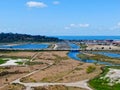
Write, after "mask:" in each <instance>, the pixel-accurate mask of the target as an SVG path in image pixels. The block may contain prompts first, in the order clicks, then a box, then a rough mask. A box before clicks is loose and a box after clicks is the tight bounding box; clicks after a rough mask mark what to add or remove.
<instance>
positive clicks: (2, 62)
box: [0, 59, 9, 64]
mask: <svg viewBox="0 0 120 90" xmlns="http://www.w3.org/2000/svg"><path fill="white" fill-rule="evenodd" d="M7 61H9V60H5V59H0V64H4V63H6V62H7Z"/></svg>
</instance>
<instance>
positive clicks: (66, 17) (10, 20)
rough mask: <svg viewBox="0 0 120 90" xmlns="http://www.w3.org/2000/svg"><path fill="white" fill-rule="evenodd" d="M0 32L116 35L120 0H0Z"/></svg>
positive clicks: (119, 14)
mask: <svg viewBox="0 0 120 90" xmlns="http://www.w3.org/2000/svg"><path fill="white" fill-rule="evenodd" d="M0 11H1V12H0V32H13V33H26V34H34V35H48V36H57V35H59V36H63V35H70V36H75V35H76V36H85V35H87V36H96V35H102V36H105V35H107V36H110V35H113V36H118V35H119V36H120V0H0Z"/></svg>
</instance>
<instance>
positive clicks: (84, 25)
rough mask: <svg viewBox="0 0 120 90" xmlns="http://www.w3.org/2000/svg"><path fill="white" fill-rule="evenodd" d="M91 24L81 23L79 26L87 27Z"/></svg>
mask: <svg viewBox="0 0 120 90" xmlns="http://www.w3.org/2000/svg"><path fill="white" fill-rule="evenodd" d="M89 26H90V24H79V27H83V28H87V27H89Z"/></svg>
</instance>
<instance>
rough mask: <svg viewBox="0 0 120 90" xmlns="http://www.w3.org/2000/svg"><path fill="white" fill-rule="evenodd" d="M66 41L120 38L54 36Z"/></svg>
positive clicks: (117, 38)
mask: <svg viewBox="0 0 120 90" xmlns="http://www.w3.org/2000/svg"><path fill="white" fill-rule="evenodd" d="M54 37H57V38H59V39H64V40H119V41H120V36H54Z"/></svg>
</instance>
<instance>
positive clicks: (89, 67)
mask: <svg viewBox="0 0 120 90" xmlns="http://www.w3.org/2000/svg"><path fill="white" fill-rule="evenodd" d="M95 69H96V67H95V66H88V67H87V69H86V72H87V73H92V72H93V71H95Z"/></svg>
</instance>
